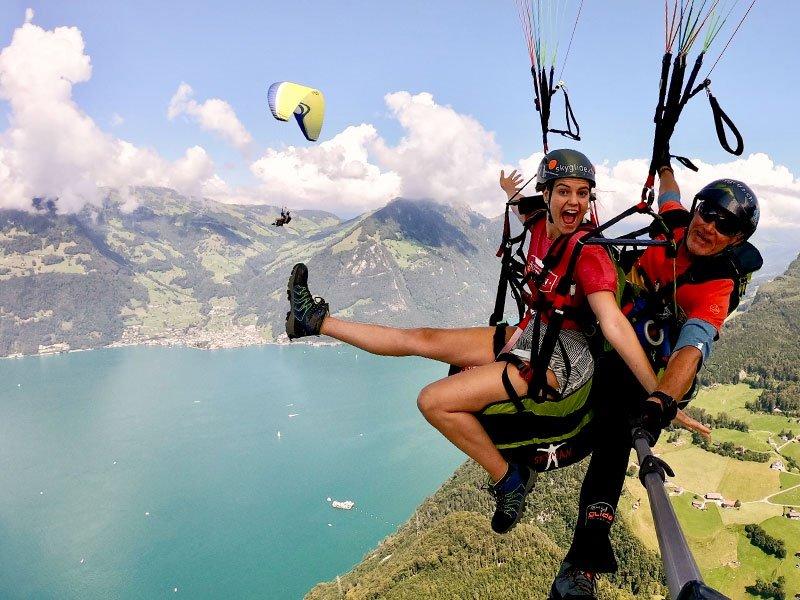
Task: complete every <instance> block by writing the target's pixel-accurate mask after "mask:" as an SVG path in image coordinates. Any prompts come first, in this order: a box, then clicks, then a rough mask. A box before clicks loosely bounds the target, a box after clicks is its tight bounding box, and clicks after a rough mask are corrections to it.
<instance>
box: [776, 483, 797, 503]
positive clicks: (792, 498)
mask: <svg viewBox="0 0 800 600" xmlns="http://www.w3.org/2000/svg"><path fill="white" fill-rule="evenodd" d="M770 500H771V501H772V502H775V503H776V504H785V505H787V506H800V487H796V488H794V489H793V490H789V491H788V492H782V493H780V494H778V495H777V496H773V497H772V498H770Z"/></svg>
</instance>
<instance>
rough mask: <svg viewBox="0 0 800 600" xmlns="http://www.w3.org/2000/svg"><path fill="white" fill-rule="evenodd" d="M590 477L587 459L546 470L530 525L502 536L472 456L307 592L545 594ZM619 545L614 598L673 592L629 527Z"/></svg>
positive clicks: (619, 530)
mask: <svg viewBox="0 0 800 600" xmlns="http://www.w3.org/2000/svg"><path fill="white" fill-rule="evenodd" d="M584 473H585V465H578V466H575V467H570V468H567V469H563V470H560V471H557V472H553V473H545V474H543V475H542V476H541V477H540V478H539V481H538V482H537V485H536V489H535V491H534V492H533V493H532V494H531V496H530V497H529V500H528V508H527V511H526V514H525V517H524V518H523V521H522V522H520V524H519V525H517V527H515V528H514V530H512V532H511V533H510V534H508V535H503V536H501V535H497V534H495V533H493V532H492V531H491V529H490V528H489V517H490V514H491V512H490V511H491V498H490V496H489V494H488V492H486V491H485V490H483V489H481V488H482V487H483V486H484V484H485V482H486V478H485V476H484V475H483V473H482V470H481V469H480V467H478V466H477V465H475V464H474V463H471V462H468V463H466V464H465V465H463V466H462V467H460V468H459V469H458V470H457V471H456V472H455V474H454V475H453V477H452V478H451V479H450V480H449V481H447V482H446V483H445V484H444V485H443V486H442V487H441V489H439V491H437V492H436V493H435V494H434V495H433V496H431V497H430V498H428V499H427V500H425V502H423V504H422V505H420V506H419V508H417V510H416V511H415V513H414V515H412V517H411V518H410V519H409V521H408V522H407V523H405V524H404V525H403V526H401V527H400V528H399V529H398V531H397V533H396V534H394V535H392V536H390V537H388V538H386V539H385V540H383V542H381V544H380V545H379V546H378V547H377V548H376V549H375V550H374V551H372V552H371V553H370V554H368V555H367V556H366V557H365V558H364V560H363V561H362V562H361V564H359V565H357V566H356V567H355V568H354V569H353V570H352V571H351V572H350V573H347V574H345V575H343V576H341V577H340V579H339V581H338V582H337V581H332V582H329V583H323V584H320V585H318V586H316V587H315V588H313V589H312V590H311V591H310V592H309V593H308V595H307V596H306V598H307V599H308V600H321V599H325V598H330V599H335V598H336V599H338V598H342V597H344V598H348V599H361V598H408V599H411V598H454V599H455V598H508V599H511V598H536V599H541V598H545V597H546V596H547V592H548V590H549V586H550V583H551V582H552V578H553V576H554V575H555V572H556V571H557V569H558V565H559V564H560V562H561V558H562V557H563V555H564V553H565V552H566V548H567V547H568V545H569V542H570V539H571V533H572V528H573V525H574V523H575V519H576V513H577V497H578V490H579V489H580V482H581V480H582V478H583V474H584ZM614 544H615V548H616V549H617V553H618V557H619V558H620V563H621V569H620V572H619V573H618V574H617V575H616V576H615V577H614V578H613V579H612V580H611V581H604V580H601V589H602V590H603V594H604V596H603V597H604V598H619V599H623V598H624V599H628V598H633V597H650V596H651V595H652V594H658V593H663V592H664V588H663V587H662V585H661V583H660V582H661V566H660V562H659V560H658V557H657V556H656V554H655V553H653V552H651V551H649V550H647V549H646V548H645V547H644V546H643V545H642V544H641V542H639V541H638V540H637V539H636V538H635V537H634V535H633V534H632V533H631V531H630V529H629V528H628V527H627V525H625V524H624V523H621V524H620V525H618V526H616V527H615V531H614ZM340 590H341V591H340Z"/></svg>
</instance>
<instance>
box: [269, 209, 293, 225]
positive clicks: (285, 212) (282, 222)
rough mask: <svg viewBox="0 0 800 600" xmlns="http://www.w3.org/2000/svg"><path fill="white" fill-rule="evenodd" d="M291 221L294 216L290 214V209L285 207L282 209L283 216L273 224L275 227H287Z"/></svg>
mask: <svg viewBox="0 0 800 600" xmlns="http://www.w3.org/2000/svg"><path fill="white" fill-rule="evenodd" d="M291 220H292V215H291V214H290V213H289V211H288V209H286V207H284V208H281V216H280V217H278V218H277V219H275V222H274V223H273V225H274V226H275V227H283V226H284V225H286V224H287V223H288V222H289V221H291Z"/></svg>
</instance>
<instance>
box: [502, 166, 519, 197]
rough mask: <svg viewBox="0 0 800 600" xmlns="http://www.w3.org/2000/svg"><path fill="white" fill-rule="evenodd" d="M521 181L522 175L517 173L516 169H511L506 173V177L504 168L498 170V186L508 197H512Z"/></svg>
mask: <svg viewBox="0 0 800 600" xmlns="http://www.w3.org/2000/svg"><path fill="white" fill-rule="evenodd" d="M521 183H522V175H520V174H519V173H517V170H516V169H514V170H513V171H511V173H509V174H508V177H506V172H505V170H502V171H500V187H501V188H502V189H503V191H504V192H505V193H506V195H507V196H508V198H509V199H511V198H513V197H514V195H515V194H516V193H517V191H518V190H519V186H520V184H521Z"/></svg>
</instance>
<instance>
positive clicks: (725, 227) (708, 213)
mask: <svg viewBox="0 0 800 600" xmlns="http://www.w3.org/2000/svg"><path fill="white" fill-rule="evenodd" d="M697 214H699V215H700V218H701V219H703V221H705V222H706V223H714V227H716V228H717V231H719V232H720V233H721V234H722V235H727V236H728V237H730V236H733V235H736V234H737V233H739V232H740V231H741V230H742V226H741V224H740V223H739V219H737V218H736V216H734V215H733V214H731V213H729V212H728V211H727V210H725V209H724V208H719V207H716V206H713V205H710V206H706V203H705V202H701V203H700V204H698V205H697Z"/></svg>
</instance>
